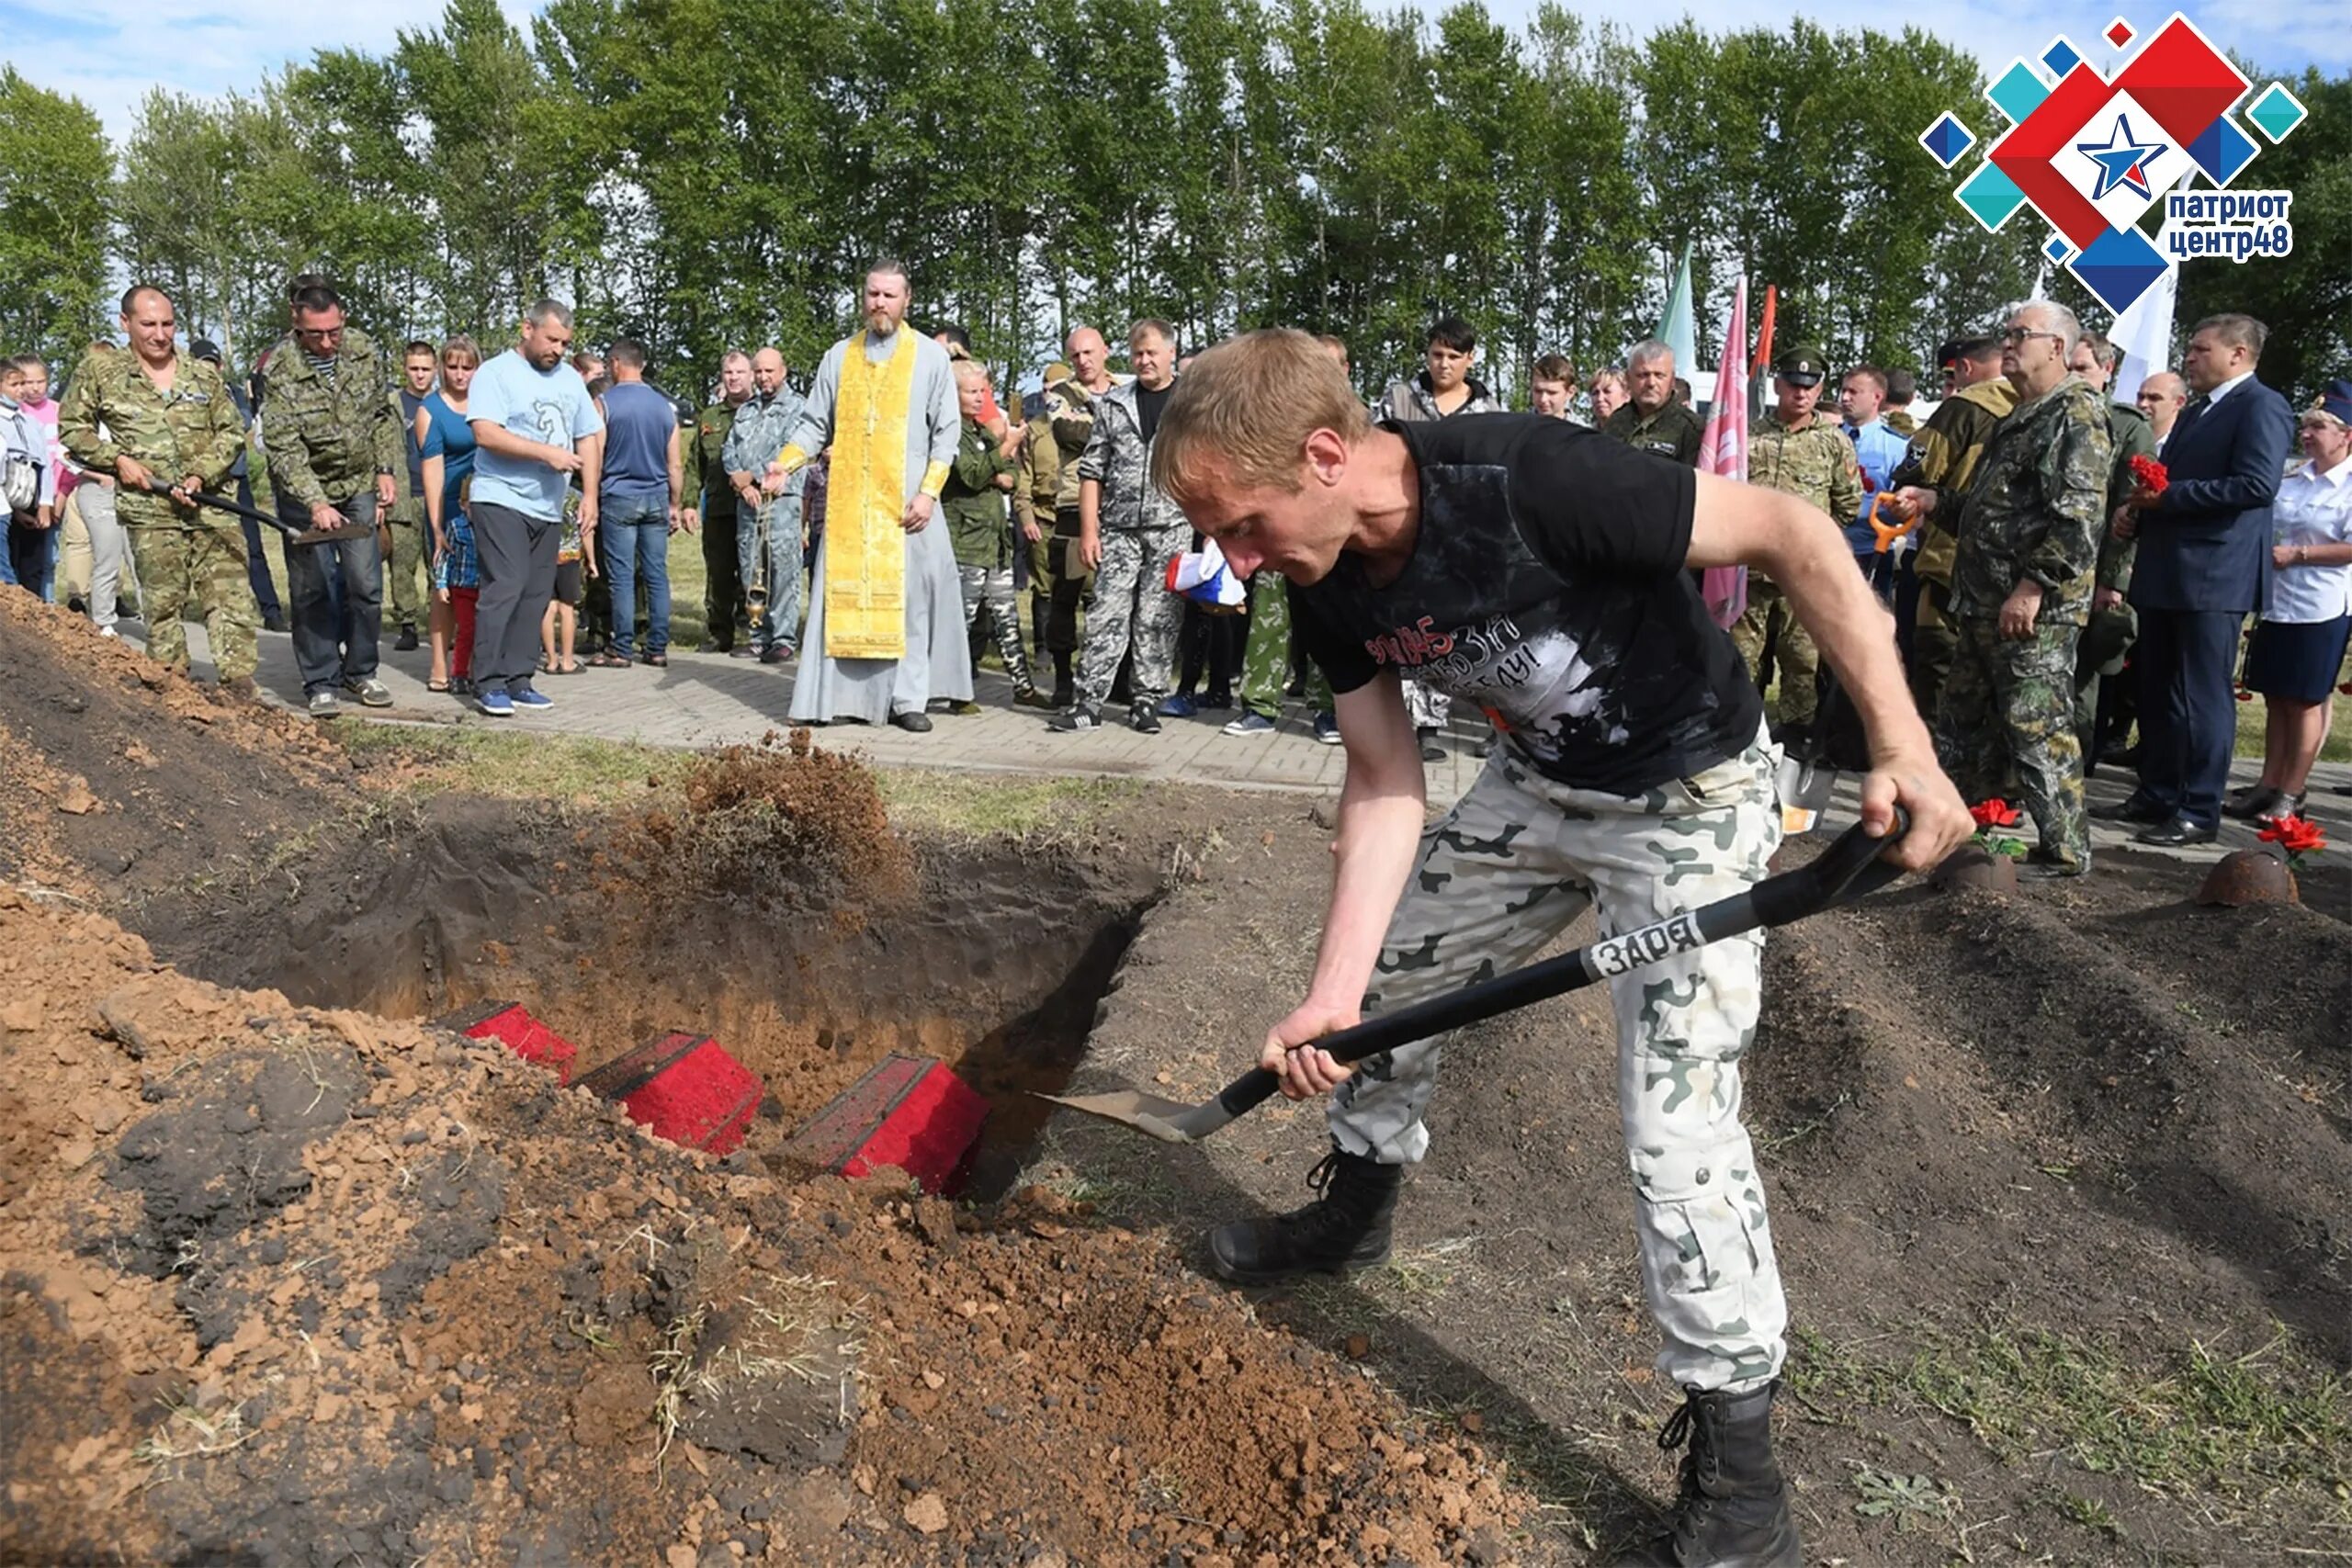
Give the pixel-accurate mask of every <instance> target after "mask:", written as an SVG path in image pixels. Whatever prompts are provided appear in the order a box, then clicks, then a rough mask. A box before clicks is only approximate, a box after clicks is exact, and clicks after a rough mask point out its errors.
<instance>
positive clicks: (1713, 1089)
mask: <svg viewBox="0 0 2352 1568" xmlns="http://www.w3.org/2000/svg"><path fill="white" fill-rule="evenodd" d="M1777 761H1778V753H1777V752H1776V751H1774V750H1771V749H1770V747H1769V746H1768V745H1767V744H1766V743H1765V742H1764V741H1763V740H1762V739H1761V737H1759V738H1758V742H1757V743H1756V744H1755V745H1753V746H1751V747H1749V748H1748V749H1747V750H1745V751H1743V752H1741V753H1740V754H1739V755H1738V756H1736V757H1734V758H1731V759H1729V760H1727V761H1723V762H1719V763H1717V764H1715V765H1714V766H1713V767H1711V768H1708V769H1706V770H1705V771H1704V772H1702V773H1699V774H1698V775H1696V776H1695V777H1692V778H1688V779H1682V780H1679V781H1676V782H1674V783H1670V784H1663V785H1660V786H1658V787H1657V788H1655V789H1652V790H1649V791H1647V792H1646V793H1645V794H1644V795H1639V796H1635V797H1634V798H1632V799H1627V798H1625V797H1624V796H1622V795H1607V794H1603V793H1600V792H1598V791H1591V790H1579V789H1575V788H1571V787H1569V786H1568V785H1566V784H1558V783H1555V782H1554V781H1552V780H1550V779H1547V778H1545V777H1544V775H1543V774H1541V773H1537V772H1535V771H1534V770H1533V769H1532V768H1531V767H1529V766H1527V765H1526V764H1525V763H1524V762H1523V761H1520V760H1518V759H1517V758H1515V756H1514V755H1513V750H1512V749H1511V748H1510V747H1498V748H1497V749H1496V751H1495V754H1494V756H1493V757H1492V758H1491V759H1490V760H1489V761H1487V766H1486V770H1485V771H1484V772H1483V773H1480V774H1479V776H1478V781H1477V783H1476V785H1474V786H1473V787H1472V789H1471V790H1470V792H1469V793H1468V794H1467V795H1464V796H1463V797H1462V799H1461V800H1460V801H1459V802H1458V803H1457V804H1456V805H1455V806H1454V807H1453V810H1451V811H1449V812H1448V813H1446V815H1445V817H1444V818H1443V819H1442V821H1440V822H1439V823H1438V824H1437V825H1436V826H1435V827H1433V828H1431V829H1430V830H1429V831H1428V832H1427V833H1425V834H1424V835H1423V836H1422V839H1421V853H1420V859H1419V864H1418V865H1417V867H1416V868H1415V870H1414V873H1413V875H1412V877H1411V879H1410V880H1409V881H1408V882H1407V884H1406V886H1405V894H1404V897H1403V898H1402V899H1401V900H1400V901H1399V902H1398V904H1397V912H1396V914H1395V916H1394V917H1393V918H1392V919H1390V921H1389V924H1388V932H1387V935H1386V937H1385V939H1384V941H1383V942H1382V946H1381V953H1380V958H1379V961H1378V963H1377V964H1376V966H1375V968H1374V974H1373V980H1372V984H1371V987H1370V988H1369V989H1368V990H1367V991H1366V993H1365V995H1364V998H1363V1010H1364V1012H1365V1013H1366V1014H1367V1015H1370V1014H1374V1013H1379V1012H1384V1011H1393V1010H1396V1009H1398V1008H1402V1007H1406V1006H1408V1005H1409V1004H1411V1003H1413V1002H1417V1001H1420V1000H1423V999H1424V998H1430V997H1433V996H1439V995H1442V994H1443V993H1446V992H1449V991H1457V990H1460V989H1462V988H1463V987H1465V986H1469V985H1473V984H1476V982H1478V981H1480V980H1485V979H1487V978H1490V977H1491V976H1494V975H1495V974H1496V973H1498V971H1500V970H1504V969H1509V968H1512V967H1515V966H1517V965H1519V964H1525V963H1528V962H1530V961H1532V959H1534V958H1535V956H1536V955H1537V954H1538V953H1542V952H1543V951H1544V948H1545V947H1546V946H1548V945H1549V944H1550V943H1551V942H1553V940H1554V939H1555V938H1556V937H1557V936H1558V935H1559V934H1560V933H1561V932H1562V931H1565V930H1566V929H1567V927H1568V925H1569V924H1570V923H1571V922H1572V921H1574V920H1575V919H1576V918H1577V916H1578V915H1580V914H1582V913H1583V912H1584V909H1585V907H1586V906H1587V905H1588V904H1589V903H1593V902H1595V901H1597V902H1598V903H1599V904H1600V929H1601V931H1602V932H1603V933H1604V934H1606V935H1612V936H1613V935H1616V934H1618V933H1620V932H1623V931H1631V930H1634V929H1636V928H1638V927H1641V926H1644V925H1647V924H1649V923H1651V922H1653V921H1656V920H1659V919H1666V918H1668V916H1671V915H1673V914H1676V913H1679V912H1680V911H1683V910H1686V909H1691V908H1698V907H1699V906H1701V905H1703V904H1708V903H1712V902H1713V901H1714V900H1716V899H1718V898H1724V897H1730V896H1732V895H1734V894H1736V893H1739V892H1742V891H1745V890H1746V889H1747V888H1748V887H1749V886H1753V885H1754V884H1755V883H1756V882H1757V881H1758V879H1759V878H1761V877H1762V876H1763V875H1764V874H1765V863H1766V862H1767V861H1768V860H1769V859H1770V857H1771V854H1772V852H1773V851H1774V849H1776V848H1777V847H1778V846H1779V843H1780V839H1781V823H1780V805H1779V800H1778V796H1777V794H1776V791H1775V788H1774V784H1773V773H1774V769H1775V765H1776V763H1777ZM1763 952H1764V935H1763V933H1762V932H1761V931H1755V932H1750V933H1749V934H1747V935H1746V936H1742V937H1735V938H1731V939H1729V940H1726V941H1724V942H1713V943H1711V944H1709V945H1708V946H1705V947H1702V948H1700V949H1698V950H1696V951H1695V952H1692V953H1687V954H1684V955H1683V956H1681V957H1679V958H1675V959H1671V960H1668V961H1667V962H1665V963H1661V964H1653V965H1651V966H1649V967H1647V968H1645V969H1639V970H1635V971H1634V972H1632V973H1629V974H1625V975H1621V976H1618V977H1616V978H1615V979H1613V980H1611V982H1610V993H1611V1000H1612V1001H1613V1002H1614V1004H1615V1011H1616V1017H1617V1099H1618V1109H1619V1112H1620V1115H1621V1117H1622V1119H1623V1124H1624V1134H1625V1147H1626V1152H1627V1158H1628V1160H1629V1162H1630V1164H1631V1166H1632V1168H1633V1175H1634V1201H1635V1210H1636V1232H1637V1235H1638V1237H1639V1241H1640V1252H1641V1265H1642V1283H1643V1288H1644V1292H1645V1295H1646V1297H1647V1298H1648V1302H1649V1306H1650V1311H1651V1312H1652V1314H1655V1315H1656V1317H1657V1321H1658V1325H1659V1326H1660V1328H1661V1330H1662V1332H1663V1334H1664V1337H1665V1341H1666V1344H1665V1348H1664V1350H1663V1351H1662V1352H1661V1354H1660V1357H1659V1360H1658V1367H1659V1370H1660V1371H1661V1372H1662V1373H1663V1374H1664V1375H1665V1376H1666V1377H1667V1378H1668V1379H1670V1380H1671V1381H1672V1382H1674V1383H1675V1384H1677V1385H1679V1386H1684V1387H1699V1388H1730V1389H1744V1388H1750V1387H1755V1386H1757V1385H1758V1384H1761V1383H1762V1382H1765V1381H1767V1380H1769V1379H1770V1378H1771V1377H1773V1376H1774V1375H1775V1374H1777V1373H1778V1371H1780V1364H1781V1355H1782V1349H1783V1347H1782V1340H1781V1334H1782V1331H1783V1329H1784V1327H1785V1325H1786V1323H1787V1318H1788V1307H1787V1303H1786V1301H1785V1299H1784V1298H1783V1296H1782V1294H1781V1281H1780V1271H1779V1266H1778V1263H1777V1261H1776V1259H1775V1258H1774V1256H1773V1250H1772V1235H1771V1231H1770V1227H1769V1225H1768V1224H1767V1223H1766V1217H1765V1206H1764V1188H1763V1183H1762V1181H1761V1179H1759V1177H1758V1172H1757V1168H1756V1157H1755V1153H1754V1150H1753V1149H1752V1147H1751V1146H1750V1145H1749V1141H1748V1136H1747V1132H1746V1130H1745V1129H1744V1128H1742V1126H1741V1125H1740V1116H1739V1111H1740V1059H1741V1058H1742V1057H1743V1056H1744V1055H1746V1054H1747V1048H1748V1045H1749V1043H1751V1042H1752V1041H1753V1040H1754V1038H1755V1033H1756V1021H1757V1015H1758V1010H1760V1008H1761V1005H1762V995H1763V993H1762V985H1761V968H1762V959H1763ZM1443 1050H1444V1040H1443V1039H1442V1038H1441V1039H1439V1040H1433V1041H1429V1042H1426V1043H1421V1044H1418V1045H1408V1046H1404V1047H1401V1048H1400V1049H1398V1050H1396V1051H1393V1052H1389V1053H1385V1054H1384V1055H1378V1056H1374V1057H1372V1058H1370V1059H1369V1060H1368V1061H1366V1062H1365V1063H1364V1064H1363V1066H1361V1067H1360V1068H1359V1069H1358V1071H1357V1072H1356V1074H1355V1075H1354V1076H1353V1077H1350V1078H1349V1079H1347V1080H1346V1081H1345V1082H1344V1083H1342V1084H1341V1085H1340V1089H1339V1091H1338V1093H1337V1094H1336V1095H1335V1096H1334V1097H1333V1100H1332V1103H1331V1107H1330V1111H1329V1116H1330V1126H1331V1134H1332V1136H1333V1137H1334V1138H1336V1139H1337V1140H1338V1141H1339V1143H1340V1145H1341V1146H1342V1147H1344V1148H1346V1149H1347V1150H1349V1151H1350V1152H1351V1153H1353V1154H1357V1155H1369V1156H1373V1157H1374V1158H1376V1159H1378V1160H1380V1161H1382V1162H1383V1163H1385V1164H1397V1163H1406V1162H1410V1161H1414V1160H1418V1159H1419V1158H1420V1157H1421V1156H1422V1154H1423V1153H1424V1152H1425V1151H1426V1150H1427V1148H1428V1146H1429V1132H1428V1129H1427V1128H1426V1127H1425V1126H1424V1125H1423V1124H1422V1120H1421V1118H1422V1111H1423V1110H1424V1108H1425V1107H1426V1106H1427V1105H1428V1103H1429V1099H1430V1091H1431V1089H1433V1088H1434V1087H1435V1085H1436V1081H1437V1072H1438V1063H1439V1059H1440V1057H1441V1056H1442V1054H1443Z"/></svg>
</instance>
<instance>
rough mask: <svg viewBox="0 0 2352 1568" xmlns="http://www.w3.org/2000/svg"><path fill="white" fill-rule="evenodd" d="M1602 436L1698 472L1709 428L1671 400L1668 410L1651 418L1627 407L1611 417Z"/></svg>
mask: <svg viewBox="0 0 2352 1568" xmlns="http://www.w3.org/2000/svg"><path fill="white" fill-rule="evenodd" d="M1600 434H1603V435H1607V436H1611V437H1613V438H1614V439H1616V440H1619V441H1623V443H1624V444H1625V445H1626V446H1631V447H1632V448H1633V449H1634V451H1636V452H1650V453H1655V454H1656V455H1657V456H1658V457H1671V458H1672V459H1674V461H1676V462H1678V463H1688V464H1689V465H1691V467H1692V468H1697V467H1698V466H1699V443H1700V442H1701V441H1702V439H1703V438H1704V437H1705V435H1706V434H1707V428H1706V426H1705V425H1703V424H1701V423H1699V416H1698V415H1697V414H1695V413H1692V412H1691V411H1690V410H1689V409H1686V408H1684V407H1683V406H1682V405H1681V404H1680V403H1679V402H1676V401H1675V400H1673V399H1671V398H1669V399H1668V400H1667V404H1666V406H1665V407H1664V408H1662V409H1660V410H1658V411H1657V412H1656V413H1654V414H1650V415H1648V416H1647V417H1645V416H1644V415H1643V413H1642V411H1641V410H1640V409H1638V408H1636V407H1634V405H1633V404H1632V403H1627V404H1626V405H1625V406H1624V407H1623V408H1621V409H1619V410H1618V411H1617V412H1615V413H1612V414H1611V415H1610V416H1609V422H1608V423H1606V424H1603V425H1602V426H1601V427H1600Z"/></svg>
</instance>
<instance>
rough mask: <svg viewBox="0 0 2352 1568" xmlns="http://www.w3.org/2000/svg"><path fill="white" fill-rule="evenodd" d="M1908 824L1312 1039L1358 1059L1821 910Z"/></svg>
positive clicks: (1245, 1078) (1271, 1079) (1258, 1094)
mask: <svg viewBox="0 0 2352 1568" xmlns="http://www.w3.org/2000/svg"><path fill="white" fill-rule="evenodd" d="M1910 828H1911V818H1910V816H1909V815H1908V814H1907V813H1906V812H1905V811H1904V809H1903V808H1902V807H1895V809H1894V826H1893V827H1892V828H1890V829H1887V831H1886V833H1885V834H1884V835H1883V837H1880V838H1872V837H1871V836H1870V834H1869V833H1867V832H1865V831H1864V830H1863V828H1862V825H1861V824H1860V823H1859V822H1857V823H1856V824H1854V826H1852V827H1850V828H1849V829H1846V830H1845V831H1844V832H1843V833H1840V834H1839V835H1838V837H1837V838H1836V839H1835V840H1831V842H1830V845H1829V847H1828V848H1827V849H1826V850H1824V851H1822V852H1821V853H1820V854H1818V855H1816V856H1815V857H1814V859H1813V860H1811V861H1809V862H1807V863H1805V864H1804V865H1801V866H1798V867H1797V868H1796V869H1795V870H1793V871H1784V872H1782V873H1781V874H1780V875H1778V876H1768V877H1766V878H1765V879H1764V880H1763V881H1761V882H1758V884H1756V885H1755V886H1753V887H1750V888H1748V889H1747V891H1746V892H1744V893H1735V894H1733V895H1732V896H1731V897H1728V898H1719V899H1717V900H1716V901H1715V902H1714V903H1712V904H1708V905H1705V906H1703V907H1702V908H1697V909H1691V910H1688V911H1685V912H1684V913H1682V914H1679V915H1669V916H1668V917H1667V918H1666V919H1662V920H1659V921H1657V922H1656V923H1655V924H1652V925H1646V926H1644V927H1642V928H1640V929H1639V930H1638V931H1627V932H1625V933H1624V934H1623V935H1622V936H1613V937H1609V938H1606V939H1604V940H1602V941H1600V942H1594V943H1592V944H1591V945H1590V946H1589V947H1580V948H1578V949H1577V950H1576V951H1575V952H1574V953H1562V954H1560V955H1559V956H1558V957H1556V958H1547V959H1545V960H1544V962H1543V963H1541V964H1528V965H1527V966H1526V967H1524V968H1521V969H1513V970H1511V971H1510V973H1509V974H1505V975H1498V976H1495V977H1494V978H1493V979H1491V980H1482V981H1480V982H1479V983H1478V984H1476V985H1475V986H1469V987H1464V988H1463V989H1461V990H1459V991H1451V992H1448V993H1446V994H1445V995H1443V996H1438V997H1431V998H1428V999H1427V1000H1425V1001H1419V1002H1415V1003H1414V1004H1413V1005H1412V1006H1411V1007H1408V1008H1399V1009H1397V1010H1396V1011H1395V1012H1390V1013H1381V1014H1378V1015H1376V1016H1374V1017H1372V1018H1368V1019H1366V1020H1364V1021H1363V1022H1362V1023H1359V1024H1354V1025H1352V1026H1351V1027H1349V1028H1346V1029H1342V1030H1340V1031H1339V1032H1336V1033H1332V1034H1327V1035H1325V1036H1324V1037H1323V1038H1322V1039H1321V1040H1318V1041H1317V1042H1316V1043H1317V1045H1319V1046H1321V1047H1322V1048H1323V1049H1324V1050H1325V1051H1328V1052H1329V1053H1330V1055H1331V1059H1332V1060H1333V1061H1335V1062H1339V1063H1341V1064H1346V1063H1351V1062H1361V1061H1363V1059H1364V1058H1365V1057H1366V1056H1373V1055H1379V1054H1380V1053H1381V1052H1383V1051H1393V1050H1395V1049H1396V1048H1397V1047H1398V1046H1400V1045H1410V1044H1412V1043H1414V1042H1416V1041H1419V1040H1427V1039H1428V1038H1430V1036H1431V1035H1434V1034H1442V1033H1444V1032H1446V1031H1447V1030H1449V1029H1460V1028H1461V1027H1463V1026H1464V1024H1471V1023H1478V1022H1482V1021H1485V1020H1487V1019H1490V1018H1494V1017H1497V1016H1498V1015H1499V1014H1502V1013H1507V1012H1513V1011H1516V1010H1519V1009H1521V1008H1523V1007H1527V1006H1529V1005H1530V1004H1532V1003H1535V1002H1540V1001H1546V1000H1549V999H1550V998H1553V997H1556V996H1562V995H1565V994H1566V993H1567V992H1569V991H1574V990H1579V989H1581V988H1582V987H1586V986H1589V985H1592V984H1593V983H1594V982H1596V981H1600V980H1606V979H1609V978H1611V977H1612V976H1618V975H1623V974H1624V973H1626V972H1627V971H1628V970H1633V969H1639V968H1642V967H1644V966H1645V965H1647V964H1656V963H1657V962H1659V961H1660V960H1662V959H1667V958H1671V957H1674V956H1676V955H1678V954H1679V953H1689V952H1691V951H1692V950H1693V949H1695V948H1701V947H1704V946H1706V945H1707V944H1708V943H1709V942H1721V941H1723V940H1724V938H1725V937H1734V936H1739V935H1742V934H1744V933H1746V932H1747V931H1755V930H1757V929H1758V927H1770V926H1784V925H1787V924H1789V923H1790V922H1792V921H1794V920H1801V919H1804V918H1805V917H1806V916H1808V915H1817V914H1819V913H1820V912H1821V911H1822V910H1824V909H1827V908H1835V907H1837V906H1838V905H1840V904H1849V903H1852V902H1853V901H1854V900H1856V899H1858V898H1861V897H1867V896H1868V895H1870V894H1872V893H1875V892H1877V891H1878V890H1879V889H1880V888H1882V887H1884V886H1888V885H1889V884H1891V883H1893V882H1894V881H1895V880H1896V879H1897V878H1899V877H1901V876H1902V874H1903V872H1902V869H1901V868H1900V867H1898V866H1896V865H1894V863H1891V862H1888V861H1884V860H1882V859H1880V858H1879V857H1880V855H1881V854H1882V853H1883V852H1884V851H1886V850H1889V849H1891V848H1893V847H1894V845H1895V843H1897V842H1898V841H1899V840H1901V839H1902V837H1903V835H1904V834H1905V833H1906V832H1908V831H1909V830H1910ZM1281 1087H1282V1079H1281V1077H1279V1076H1277V1075H1276V1074H1274V1073H1272V1072H1271V1071H1269V1070H1268V1069H1266V1068H1264V1067H1252V1068H1250V1070H1249V1071H1248V1072H1246V1073H1244V1074H1242V1075H1241V1076H1240V1077H1238V1078H1236V1079H1234V1080H1233V1081H1232V1082H1231V1083H1229V1084H1227V1085H1226V1086H1225V1088H1224V1089H1223V1090H1221V1091H1220V1092H1219V1093H1218V1095H1217V1097H1216V1099H1217V1104H1218V1105H1219V1106H1220V1107H1221V1108H1222V1109H1223V1110H1224V1111H1225V1112H1226V1114H1227V1118H1228V1119H1230V1118H1231V1117H1235V1116H1238V1115H1240V1114H1241V1113H1242V1112H1244V1111H1248V1110H1250V1109H1251V1108H1252V1107H1254V1106H1256V1105H1258V1104H1260V1103H1261V1101H1263V1100H1266V1099H1267V1098H1268V1097H1269V1096H1271V1095H1272V1094H1273V1093H1274V1091H1275V1090H1276V1089H1280V1088H1281Z"/></svg>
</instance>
